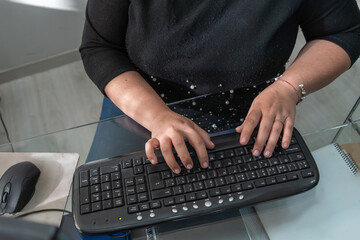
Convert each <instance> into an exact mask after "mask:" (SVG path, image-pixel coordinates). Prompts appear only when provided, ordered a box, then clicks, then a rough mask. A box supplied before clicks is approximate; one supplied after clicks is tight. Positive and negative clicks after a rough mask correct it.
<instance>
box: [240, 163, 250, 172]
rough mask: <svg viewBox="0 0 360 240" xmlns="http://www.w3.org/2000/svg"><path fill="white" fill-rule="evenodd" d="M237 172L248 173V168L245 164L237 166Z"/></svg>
mask: <svg viewBox="0 0 360 240" xmlns="http://www.w3.org/2000/svg"><path fill="white" fill-rule="evenodd" d="M238 169H239V172H247V171H249V167H248V165H247V164H240V165H238Z"/></svg>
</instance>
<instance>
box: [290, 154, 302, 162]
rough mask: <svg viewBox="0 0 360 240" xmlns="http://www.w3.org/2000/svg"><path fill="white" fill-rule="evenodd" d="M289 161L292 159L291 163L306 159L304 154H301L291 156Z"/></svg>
mask: <svg viewBox="0 0 360 240" xmlns="http://www.w3.org/2000/svg"><path fill="white" fill-rule="evenodd" d="M289 159H290V161H292V162H295V161H299V160H302V159H305V157H304V154H303V153H301V152H299V153H293V154H289Z"/></svg>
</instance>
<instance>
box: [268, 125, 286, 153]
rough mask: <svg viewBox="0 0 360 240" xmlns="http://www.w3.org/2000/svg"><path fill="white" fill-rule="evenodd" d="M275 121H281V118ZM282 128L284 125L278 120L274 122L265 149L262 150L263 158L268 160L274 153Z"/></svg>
mask: <svg viewBox="0 0 360 240" xmlns="http://www.w3.org/2000/svg"><path fill="white" fill-rule="evenodd" d="M275 119H282V118H275ZM283 127H284V124H283V123H282V122H281V121H280V120H275V121H274V123H273V126H272V128H271V132H270V136H269V139H268V140H267V143H266V148H265V150H264V156H265V157H267V158H269V157H271V155H272V153H273V152H274V149H275V146H276V144H277V142H278V140H279V137H280V134H281V131H282V129H283Z"/></svg>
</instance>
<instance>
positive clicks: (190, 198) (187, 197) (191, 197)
mask: <svg viewBox="0 0 360 240" xmlns="http://www.w3.org/2000/svg"><path fill="white" fill-rule="evenodd" d="M185 200H186V201H187V202H190V201H195V200H196V195H195V193H189V194H186V195H185Z"/></svg>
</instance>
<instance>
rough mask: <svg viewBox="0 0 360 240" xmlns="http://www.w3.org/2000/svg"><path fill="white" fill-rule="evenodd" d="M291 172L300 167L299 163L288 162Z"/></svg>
mask: <svg viewBox="0 0 360 240" xmlns="http://www.w3.org/2000/svg"><path fill="white" fill-rule="evenodd" d="M286 166H287V167H288V169H289V171H290V172H293V171H296V170H298V169H299V167H298V165H297V164H296V163H288V164H286Z"/></svg>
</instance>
